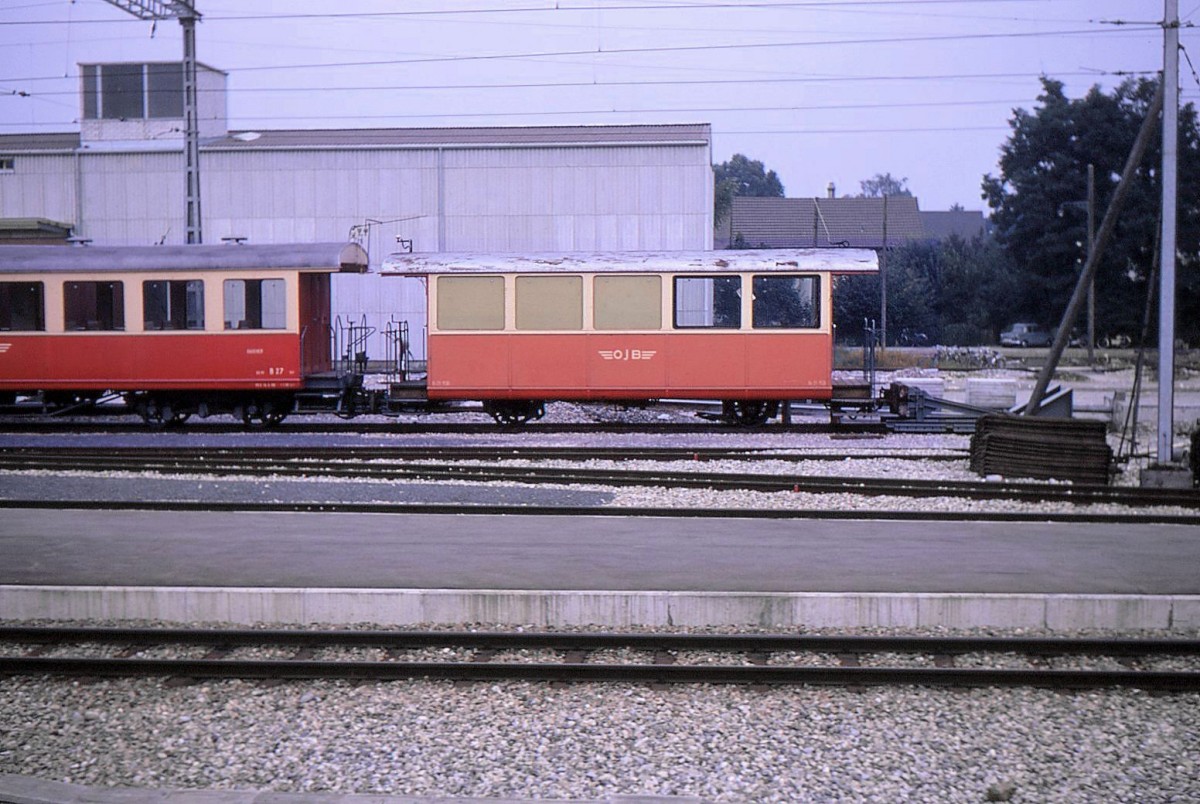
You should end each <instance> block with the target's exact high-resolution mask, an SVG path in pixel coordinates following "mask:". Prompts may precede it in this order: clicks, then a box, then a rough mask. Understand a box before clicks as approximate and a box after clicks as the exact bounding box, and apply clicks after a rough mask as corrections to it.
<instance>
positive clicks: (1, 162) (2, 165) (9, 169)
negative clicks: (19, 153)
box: [0, 156, 17, 173]
mask: <svg viewBox="0 0 1200 804" xmlns="http://www.w3.org/2000/svg"><path fill="white" fill-rule="evenodd" d="M16 169H17V160H16V158H15V157H12V156H0V173H13V172H15V171H16Z"/></svg>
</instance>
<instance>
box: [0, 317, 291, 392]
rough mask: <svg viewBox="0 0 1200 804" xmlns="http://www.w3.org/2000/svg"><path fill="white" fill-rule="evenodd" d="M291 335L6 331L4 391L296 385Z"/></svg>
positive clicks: (0, 347) (0, 342)
mask: <svg viewBox="0 0 1200 804" xmlns="http://www.w3.org/2000/svg"><path fill="white" fill-rule="evenodd" d="M302 380H303V377H302V372H301V369H300V337H299V336H298V335H295V334H290V333H279V332H256V333H235V334H216V333H179V334H176V333H171V334H158V333H156V334H130V335H126V334H124V333H103V334H93V333H78V334H75V333H72V334H69V335H34V334H25V333H10V332H0V390H10V391H34V390H111V391H140V390H164V389H179V390H184V389H280V390H287V389H294V388H299V387H300V386H301V383H302Z"/></svg>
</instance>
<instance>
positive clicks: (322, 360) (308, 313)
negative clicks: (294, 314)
mask: <svg viewBox="0 0 1200 804" xmlns="http://www.w3.org/2000/svg"><path fill="white" fill-rule="evenodd" d="M329 286H330V283H329V274H325V273H311V274H310V273H304V274H300V350H301V354H300V367H301V371H302V372H303V373H304V375H305V376H307V375H310V374H317V373H319V372H323V371H331V370H332V369H333V361H332V359H331V356H330V351H331V348H332V347H331V346H330V338H331V330H330V321H329V309H330V304H331V302H330V291H329Z"/></svg>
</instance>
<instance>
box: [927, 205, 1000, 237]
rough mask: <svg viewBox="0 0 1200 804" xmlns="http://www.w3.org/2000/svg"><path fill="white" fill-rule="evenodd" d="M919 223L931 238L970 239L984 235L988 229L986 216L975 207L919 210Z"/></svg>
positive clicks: (988, 231)
mask: <svg viewBox="0 0 1200 804" xmlns="http://www.w3.org/2000/svg"><path fill="white" fill-rule="evenodd" d="M921 225H922V226H924V227H925V234H926V235H928V237H929V239H931V240H945V239H947V238H950V237H961V238H962V239H963V240H970V239H972V238H975V237H986V236H987V235H988V234H989V233H990V230H989V228H988V221H987V218H986V217H985V216H984V214H983V212H981V211H980V210H977V209H972V210H965V209H952V210H949V211H944V212H943V211H938V212H924V211H923V212H921Z"/></svg>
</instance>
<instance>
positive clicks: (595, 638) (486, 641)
mask: <svg viewBox="0 0 1200 804" xmlns="http://www.w3.org/2000/svg"><path fill="white" fill-rule="evenodd" d="M0 642H18V643H27V644H28V643H34V644H70V643H79V642H97V643H104V642H108V643H115V644H121V645H168V644H169V645H181V644H187V645H208V646H211V645H224V646H246V645H280V646H288V647H309V648H319V647H379V648H430V647H438V648H440V647H450V648H472V649H495V650H529V649H562V650H607V649H615V648H630V649H633V650H642V651H659V650H707V651H717V652H725V651H744V652H754V653H757V652H768V653H769V652H781V651H790V652H818V653H911V654H917V653H929V654H939V655H954V654H962V653H1021V654H1026V655H1032V656H1144V655H1170V656H1200V639H1162V638H1145V639H1140V638H1107V637H955V636H944V637H927V636H904V635H900V636H858V635H827V634H686V633H682V634H681V633H619V632H609V631H604V632H587V631H585V632H577V631H566V632H560V631H553V632H551V631H533V632H526V631H412V630H349V629H346V630H316V629H296V628H289V629H263V628H230V629H225V628H221V629H217V628H139V627H112V626H36V625H0Z"/></svg>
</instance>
